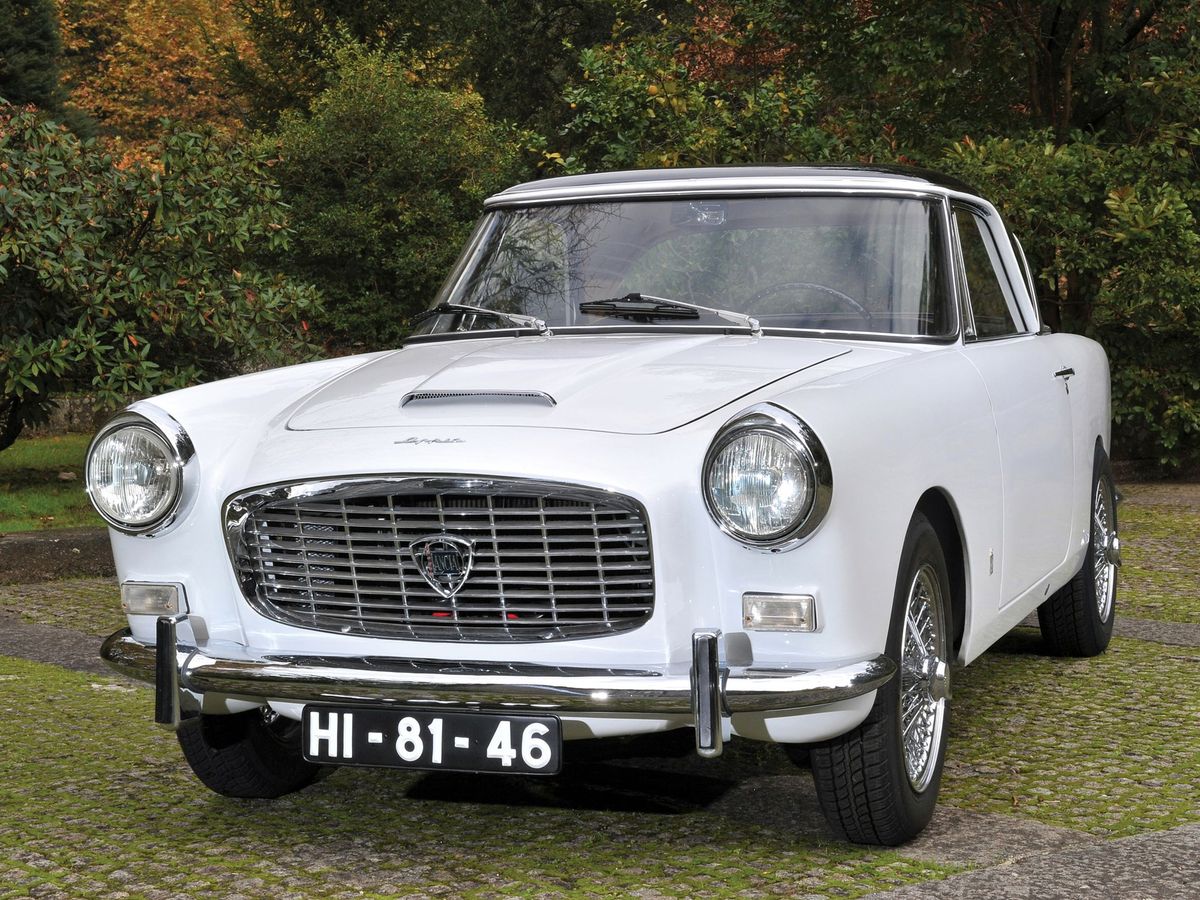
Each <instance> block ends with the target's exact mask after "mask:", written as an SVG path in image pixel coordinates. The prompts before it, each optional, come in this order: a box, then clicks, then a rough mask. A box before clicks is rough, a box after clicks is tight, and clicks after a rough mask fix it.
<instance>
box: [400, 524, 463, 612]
mask: <svg viewBox="0 0 1200 900" xmlns="http://www.w3.org/2000/svg"><path fill="white" fill-rule="evenodd" d="M408 552H409V555H410V556H412V561H413V562H414V563H415V564H416V566H417V571H418V572H420V573H421V577H422V578H424V579H425V581H426V582H427V583H428V584H429V586H430V587H431V588H433V589H434V590H435V591H437V592H438V593H439V594H441V595H442V597H444V598H445V599H446V600H449V599H450V598H451V597H453V596H454V595H455V594H457V593H458V591H459V589H460V588H461V587H462V586H463V584H465V583H466V580H467V578H468V576H470V574H471V563H472V562H473V558H474V555H475V545H474V544H473V543H471V541H468V540H467V539H466V538H460V537H455V536H454V535H452V534H430V535H426V536H425V537H421V538H417V539H416V540H415V541H413V542H412V543H411V544H409V545H408Z"/></svg>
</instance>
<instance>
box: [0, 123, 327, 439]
mask: <svg viewBox="0 0 1200 900" xmlns="http://www.w3.org/2000/svg"><path fill="white" fill-rule="evenodd" d="M156 154H157V156H158V158H159V165H158V166H139V165H132V166H129V167H126V168H119V167H117V166H115V165H114V164H113V161H112V159H111V157H109V156H107V155H106V154H104V153H102V152H101V151H100V150H98V149H97V147H96V146H95V144H94V143H92V142H91V141H83V142H81V141H80V140H78V139H77V138H76V137H74V136H73V135H71V134H70V133H68V132H67V131H65V130H64V129H62V128H61V127H59V126H57V125H55V124H54V123H52V122H48V121H45V120H43V119H41V118H39V117H37V116H36V115H35V114H34V113H32V112H28V111H18V110H16V109H14V108H12V107H0V297H2V302H0V449H3V448H4V447H6V446H8V445H9V444H11V443H12V441H13V439H15V437H16V435H17V433H19V431H20V429H21V427H22V426H23V425H24V424H26V423H27V422H31V421H36V420H38V419H39V418H41V417H42V416H43V415H44V414H45V413H46V412H47V410H48V409H49V404H50V403H51V401H52V399H53V396H54V394H55V393H56V392H59V391H62V390H64V389H85V390H89V391H91V392H93V393H94V394H95V395H96V396H97V397H99V398H100V399H101V400H102V401H106V402H109V403H112V404H114V405H115V404H117V403H119V402H121V400H122V399H123V398H125V397H128V396H130V395H136V394H145V393H149V392H151V391H161V390H165V389H170V388H175V387H183V386H186V385H188V384H191V383H194V382H196V381H198V380H202V379H205V378H213V377H221V376H225V375H231V374H235V373H237V372H239V371H243V370H245V369H247V368H250V367H256V366H260V365H264V364H277V363H283V362H286V361H290V360H292V359H295V358H299V357H302V356H304V355H305V354H307V353H308V352H310V351H311V350H312V347H311V344H310V342H309V340H308V335H307V333H306V329H307V326H306V325H305V323H304V322H303V320H304V319H305V318H306V317H308V316H312V315H314V314H316V313H317V312H318V310H319V306H318V303H317V297H316V294H315V292H314V291H313V290H312V288H311V287H308V286H305V285H302V284H299V283H296V282H294V281H289V280H288V279H286V278H283V277H281V276H278V275H273V274H271V273H269V272H266V271H262V270H261V269H260V268H259V267H257V266H255V265H254V262H253V259H252V255H251V254H252V251H253V250H255V249H257V248H260V247H261V248H274V249H276V250H283V249H285V248H286V247H287V245H288V240H289V231H288V228H287V221H286V218H285V212H286V207H285V206H284V204H283V203H282V202H281V199H280V194H279V189H278V187H277V186H276V185H275V183H274V181H273V178H272V174H271V171H270V163H271V160H269V159H267V158H266V157H264V156H262V155H261V154H257V153H253V152H250V151H248V150H246V149H245V148H242V147H239V146H236V145H226V144H223V143H221V142H219V141H218V140H217V139H216V138H215V137H214V136H212V135H211V134H195V133H190V132H186V131H178V130H175V131H171V130H168V134H167V136H166V137H165V138H164V139H163V141H162V143H161V144H160V145H159V146H158V147H157V148H156Z"/></svg>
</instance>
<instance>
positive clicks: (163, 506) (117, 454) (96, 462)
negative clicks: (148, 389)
mask: <svg viewBox="0 0 1200 900" xmlns="http://www.w3.org/2000/svg"><path fill="white" fill-rule="evenodd" d="M182 469H183V465H182V460H180V459H179V457H178V455H177V454H176V452H175V450H174V449H173V448H172V446H171V444H170V443H169V442H168V441H167V439H166V437H164V436H163V435H162V434H161V433H160V432H159V431H158V430H157V429H156V428H154V427H153V426H152V425H150V424H149V423H148V422H145V423H143V422H133V423H129V424H123V425H117V426H116V427H114V428H111V429H110V430H109V431H108V432H107V433H102V434H101V436H100V437H99V439H97V440H96V442H95V443H94V444H93V445H92V447H91V450H90V451H89V452H88V460H87V491H88V495H89V496H90V497H91V499H92V504H93V505H94V506H95V507H96V511H97V512H99V513H100V515H101V516H103V517H104V518H105V519H106V520H108V522H109V523H110V524H112V525H114V526H116V527H117V528H120V529H123V530H126V531H148V530H150V529H151V528H153V527H154V526H155V525H158V524H159V523H160V522H162V521H163V520H164V519H165V518H167V516H169V515H170V514H171V512H172V511H173V510H174V509H175V507H176V505H177V504H178V503H179V497H180V494H181V490H182V482H183V474H182Z"/></svg>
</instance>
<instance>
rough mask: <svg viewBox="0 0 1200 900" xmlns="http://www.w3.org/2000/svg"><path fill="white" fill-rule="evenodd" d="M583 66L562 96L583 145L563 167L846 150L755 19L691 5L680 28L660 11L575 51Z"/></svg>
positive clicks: (785, 55)
mask: <svg viewBox="0 0 1200 900" xmlns="http://www.w3.org/2000/svg"><path fill="white" fill-rule="evenodd" d="M637 11H638V7H637V6H636V5H634V7H633V8H632V9H629V10H626V15H632V14H634V13H636V12H637ZM756 25H757V26H758V27H756ZM579 66H580V69H581V76H580V78H579V79H578V81H577V83H576V84H575V85H574V86H573V87H571V88H570V89H568V90H567V92H566V99H567V101H568V103H569V104H570V107H571V109H572V110H573V116H572V118H571V119H570V121H569V122H568V123H567V129H566V130H567V133H568V134H569V135H572V136H574V137H575V139H576V140H577V141H578V142H579V146H578V150H577V152H576V154H575V157H574V158H568V159H567V160H565V161H564V165H565V166H566V168H567V169H568V170H577V169H579V168H581V167H584V166H586V167H587V168H591V169H621V168H645V167H654V166H696V165H725V164H732V163H743V164H744V163H753V162H770V163H782V162H805V161H808V162H811V161H814V160H820V159H829V158H838V157H840V156H841V155H842V154H843V153H844V152H845V151H844V150H843V149H842V148H841V147H840V142H839V140H838V138H837V137H836V135H835V134H834V133H833V132H832V131H830V130H829V129H825V128H822V127H821V125H822V123H821V121H820V118H819V116H818V113H817V110H818V107H819V105H820V103H821V101H822V99H823V98H822V95H821V92H820V90H819V85H818V83H817V82H816V80H815V79H814V78H813V76H812V75H811V74H809V73H808V71H807V70H806V69H805V68H804V66H803V65H802V64H801V63H800V61H799V59H798V58H797V57H795V54H793V53H792V52H791V50H790V48H789V46H788V45H787V44H786V42H785V41H783V40H782V39H781V38H779V37H777V36H775V35H773V34H772V33H771V31H770V28H769V27H764V26H763V23H762V20H761V19H759V20H755V19H753V18H748V17H746V15H745V14H742V16H741V17H739V18H737V19H736V21H735V19H734V17H733V15H732V14H731V13H724V14H719V13H718V14H711V13H706V12H705V11H704V8H699V12H698V13H695V14H694V16H693V18H691V19H688V18H686V17H685V18H684V19H683V20H682V21H681V22H678V23H677V22H675V21H673V20H671V19H669V18H668V17H667V16H666V14H662V15H660V16H659V18H658V21H657V24H656V27H654V28H653V29H650V30H644V28H643V26H642V25H629V24H621V25H618V28H617V29H616V36H615V38H614V39H613V40H612V41H611V42H609V43H607V44H604V45H602V46H599V47H593V48H590V49H586V50H583V51H582V52H581V53H580V56H579Z"/></svg>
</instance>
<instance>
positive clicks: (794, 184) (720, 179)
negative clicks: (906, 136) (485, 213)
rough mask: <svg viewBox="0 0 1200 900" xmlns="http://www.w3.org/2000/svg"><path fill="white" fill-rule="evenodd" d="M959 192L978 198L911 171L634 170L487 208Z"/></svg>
mask: <svg viewBox="0 0 1200 900" xmlns="http://www.w3.org/2000/svg"><path fill="white" fill-rule="evenodd" d="M823 188H824V189H828V190H864V191H870V190H887V191H910V192H911V191H918V192H921V193H939V194H941V193H947V192H955V193H962V194H970V195H973V196H978V192H977V191H975V190H974V189H973V188H971V187H970V186H969V185H967V184H965V183H964V182H962V181H959V180H958V179H957V178H953V177H951V176H949V175H943V174H941V173H940V172H932V171H929V170H927V169H917V168H909V167H907V166H784V165H780V166H708V167H704V168H678V169H631V170H627V171H622V172H596V173H592V174H588V175H565V176H561V177H558V178H542V179H539V180H538V181H527V182H525V183H524V184H518V185H514V186H513V187H510V188H508V189H507V190H504V191H501V192H500V193H498V194H495V195H494V196H492V197H489V198H488V200H487V202H486V205H487V206H508V205H524V204H527V203H550V202H557V201H566V202H571V201H579V200H602V199H617V198H622V199H628V198H636V197H650V196H656V195H677V196H678V195H698V194H710V195H711V194H758V195H761V194H769V193H773V192H788V191H800V190H820V189H823Z"/></svg>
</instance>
